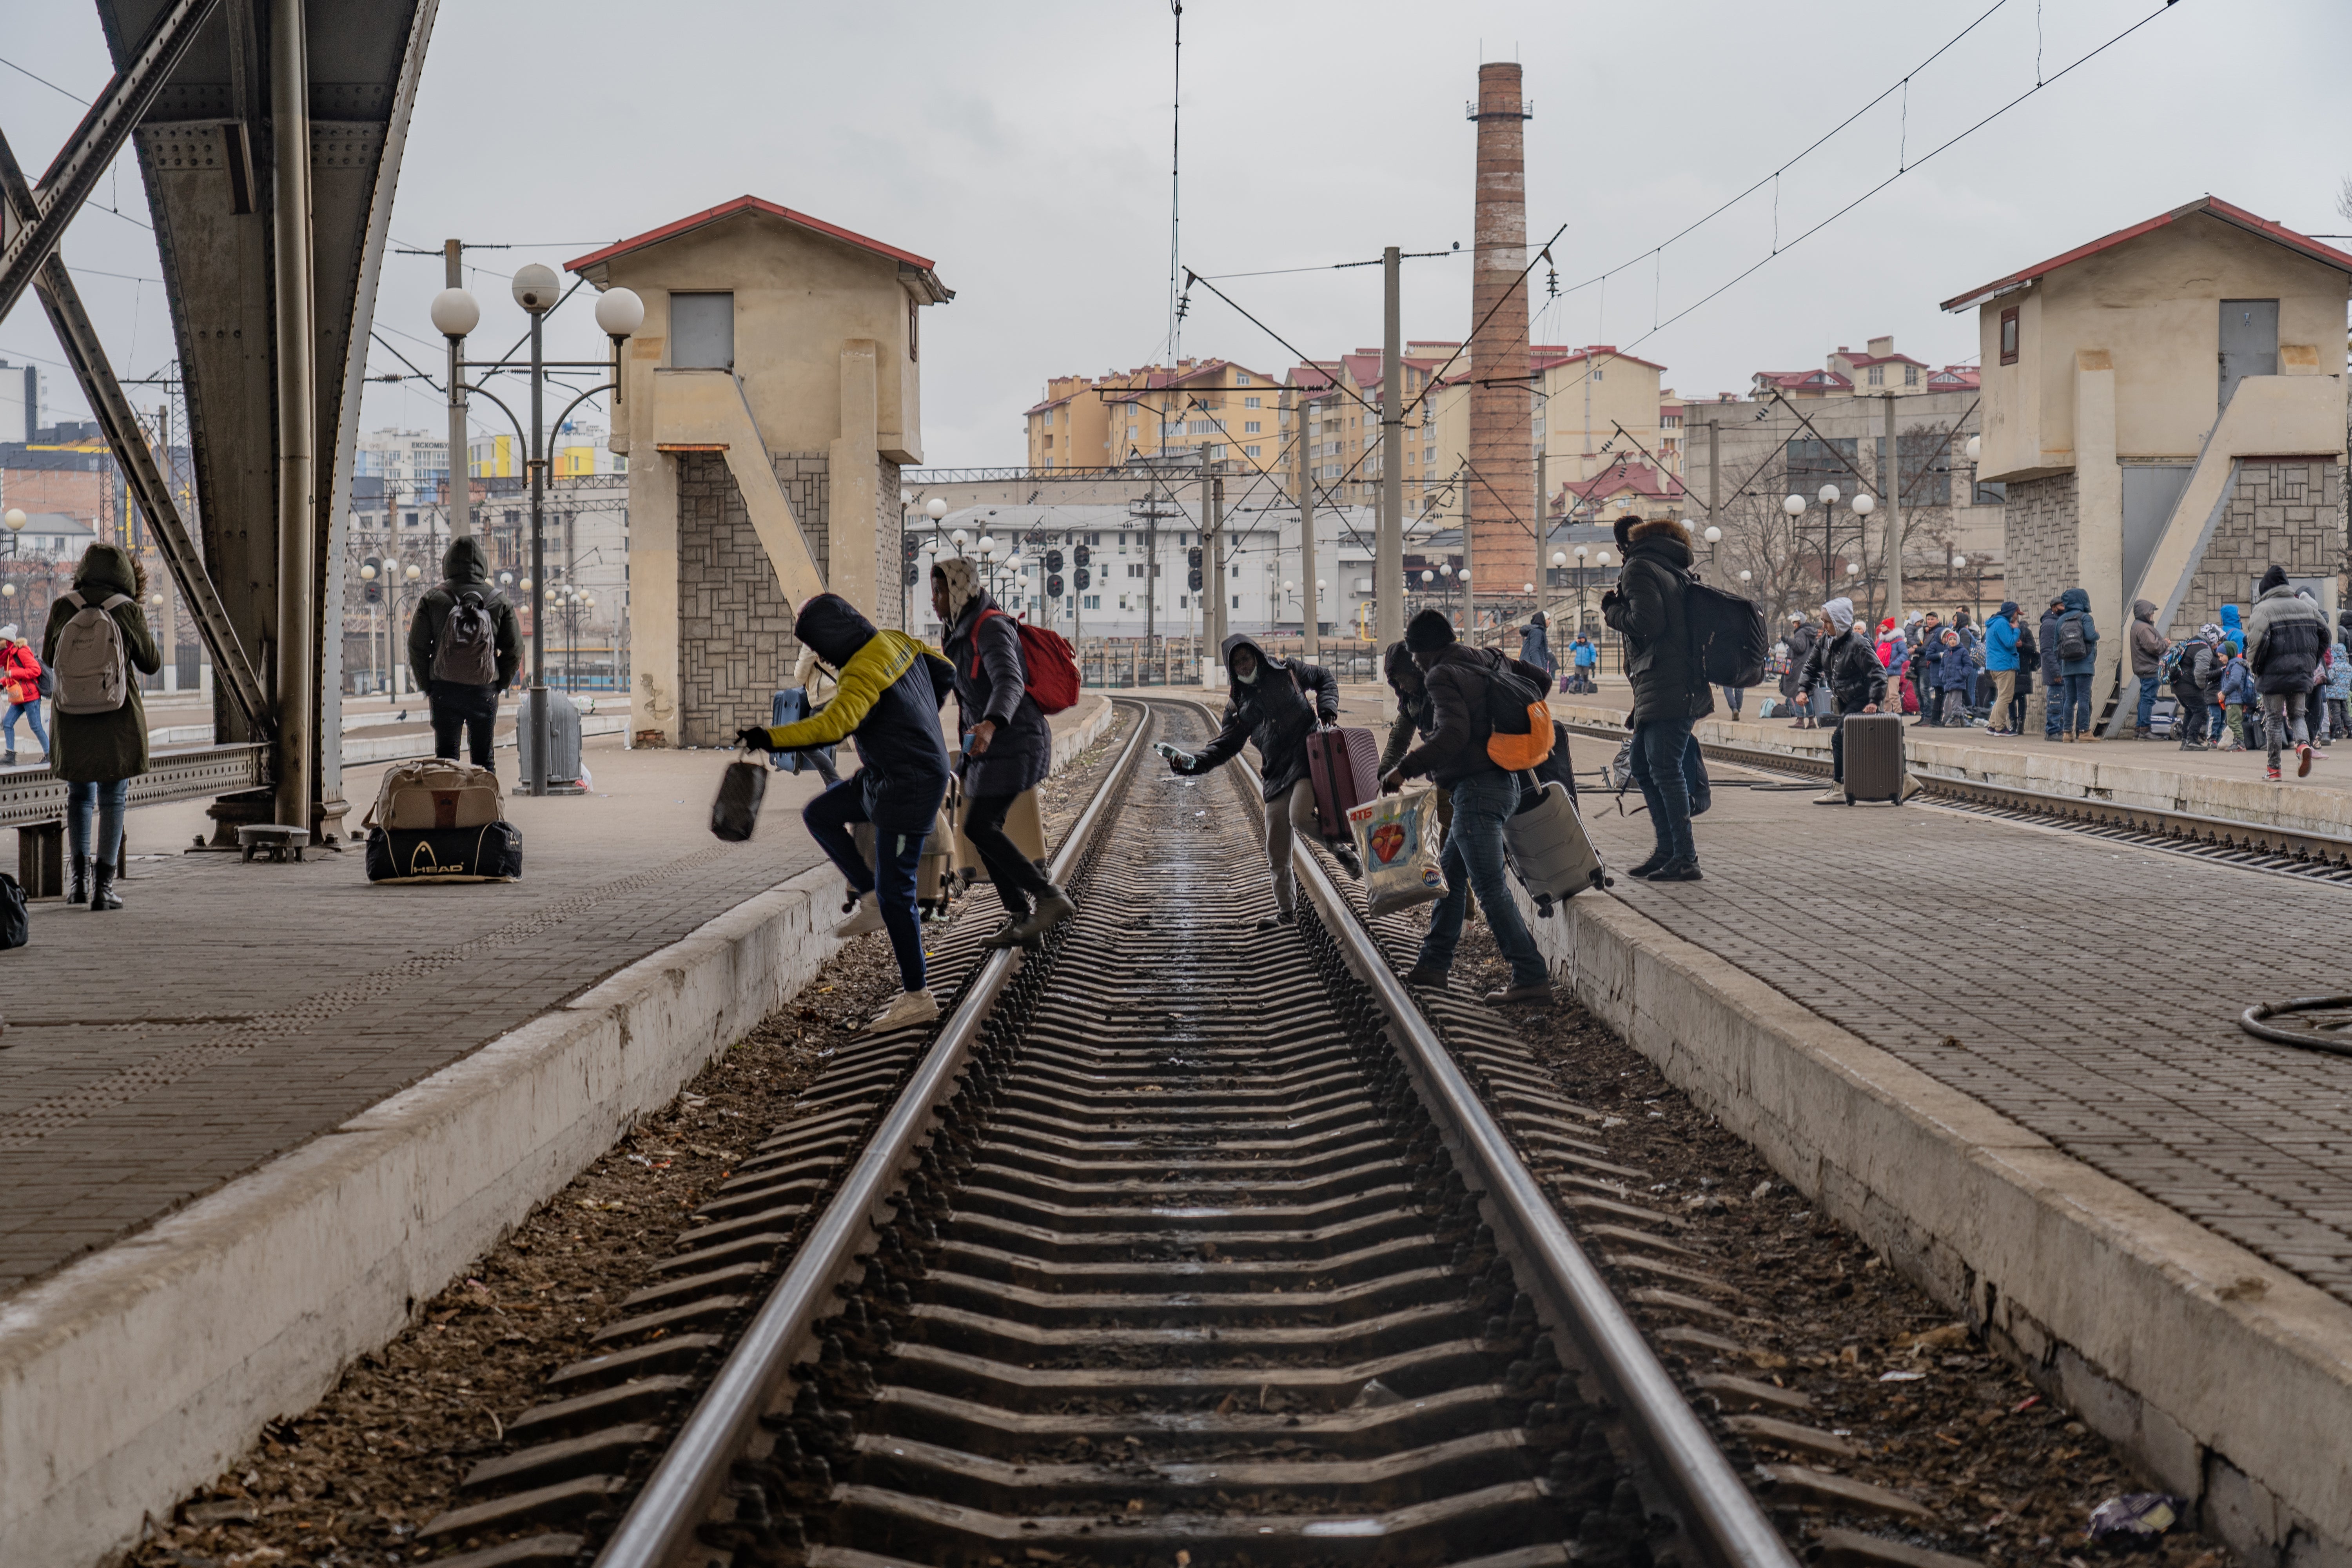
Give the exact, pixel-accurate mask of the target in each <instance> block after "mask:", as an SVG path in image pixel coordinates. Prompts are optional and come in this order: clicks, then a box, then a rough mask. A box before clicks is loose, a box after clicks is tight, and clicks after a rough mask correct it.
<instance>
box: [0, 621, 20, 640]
mask: <svg viewBox="0 0 2352 1568" xmlns="http://www.w3.org/2000/svg"><path fill="white" fill-rule="evenodd" d="M22 630H24V628H23V627H22V626H18V625H17V624H16V622H14V621H10V622H9V623H8V624H7V625H6V626H0V637H6V638H7V639H8V640H9V641H10V642H15V641H16V634H17V633H18V632H20V631H22Z"/></svg>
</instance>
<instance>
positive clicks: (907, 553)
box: [898, 533, 923, 583]
mask: <svg viewBox="0 0 2352 1568" xmlns="http://www.w3.org/2000/svg"><path fill="white" fill-rule="evenodd" d="M922 552H923V542H922V541H921V540H919V539H918V538H916V537H915V536H914V535H913V534H911V533H902V534H900V535H899V536H898V554H899V556H900V558H901V559H903V560H904V561H905V562H906V563H907V564H908V566H910V567H911V566H912V565H914V563H915V557H916V556H918V555H920V554H921V553H922ZM907 581H908V582H909V583H911V582H913V581H914V579H913V578H912V577H909V578H908V579H907Z"/></svg>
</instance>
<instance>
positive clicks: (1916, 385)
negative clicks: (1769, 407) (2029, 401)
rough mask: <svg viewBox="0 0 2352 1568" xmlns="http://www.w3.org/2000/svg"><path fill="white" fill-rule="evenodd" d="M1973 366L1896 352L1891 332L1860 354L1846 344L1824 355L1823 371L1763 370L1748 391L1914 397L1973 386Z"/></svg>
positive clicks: (1761, 394) (1766, 395) (1750, 381)
mask: <svg viewBox="0 0 2352 1568" xmlns="http://www.w3.org/2000/svg"><path fill="white" fill-rule="evenodd" d="M1976 374H1977V373H1976V368H1975V367H1974V366H1973V365H1964V364H1949V365H1946V366H1944V367H1943V368H1942V369H1940V370H1938V369H1937V368H1935V367H1934V366H1931V365H1929V364H1928V363H1927V361H1925V360H1921V359H1914V358H1913V357H1912V356H1911V355H1909V354H1906V353H1895V339H1894V338H1893V337H1892V336H1887V337H1883V338H1873V339H1871V340H1870V342H1869V346H1868V347H1866V348H1864V350H1862V351H1861V352H1860V353H1856V352H1855V351H1854V350H1853V349H1850V348H1847V347H1846V346H1845V345H1844V344H1843V343H1841V344H1839V345H1838V347H1837V349H1836V351H1835V352H1834V353H1831V354H1829V355H1828V356H1827V357H1826V358H1824V359H1823V361H1822V367H1821V368H1820V369H1819V370H1759V371H1758V372H1756V373H1755V374H1752V375H1750V376H1749V377H1748V395H1750V396H1752V397H1757V398H1769V397H1770V396H1771V395H1772V394H1773V393H1775V392H1778V393H1779V394H1780V395H1781V396H1783V397H1787V398H1790V399H1798V398H1821V397H1853V396H1856V395H1860V396H1864V397H1886V396H1895V397H1912V396H1916V395H1920V394H1922V393H1929V392H1958V391H1961V390H1963V389H1966V390H1973V389H1974V388H1975V385H1976Z"/></svg>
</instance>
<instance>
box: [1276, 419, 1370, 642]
mask: <svg viewBox="0 0 2352 1568" xmlns="http://www.w3.org/2000/svg"><path fill="white" fill-rule="evenodd" d="M1382 396H1383V397H1385V396H1386V394H1385V393H1383V394H1382ZM1313 406H1314V405H1312V404H1311V403H1310V402H1308V401H1307V399H1306V398H1305V397H1304V395H1302V396H1301V398H1300V400H1299V405H1298V412H1299V424H1298V579H1299V580H1298V592H1299V594H1300V595H1301V602H1302V603H1304V604H1305V605H1306V606H1307V609H1306V613H1305V614H1304V615H1303V616H1300V617H1299V619H1300V624H1301V626H1302V627H1303V630H1304V639H1305V649H1306V655H1307V658H1308V659H1309V660H1310V661H1311V660H1312V659H1313V658H1315V611H1316V605H1315V467H1314V463H1313V461H1312V454H1311V452H1310V449H1309V443H1308V441H1307V414H1308V413H1309V412H1310V411H1311V410H1312V408H1313ZM1383 489H1385V487H1383ZM1274 538H1275V544H1276V550H1275V553H1276V556H1277V557H1279V556H1280V554H1281V542H1282V535H1281V534H1280V533H1278V532H1277V533H1276V535H1275V536H1274ZM1281 581H1282V568H1281V563H1280V562H1279V560H1277V561H1276V566H1275V583H1276V588H1275V592H1276V595H1279V594H1280V593H1281V592H1282V589H1281V587H1280V584H1281ZM1274 624H1275V625H1276V626H1280V625H1281V624H1282V602H1281V600H1280V599H1279V598H1278V597H1277V598H1276V601H1275V606H1274Z"/></svg>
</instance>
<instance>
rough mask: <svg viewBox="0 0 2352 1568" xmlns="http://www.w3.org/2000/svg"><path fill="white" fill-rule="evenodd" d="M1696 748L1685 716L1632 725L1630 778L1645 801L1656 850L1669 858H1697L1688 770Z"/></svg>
mask: <svg viewBox="0 0 2352 1568" xmlns="http://www.w3.org/2000/svg"><path fill="white" fill-rule="evenodd" d="M1696 749H1697V748H1696V747H1694V746H1693V745H1692V744H1691V721H1689V720H1688V719H1644V720H1643V721H1641V722H1640V723H1638V724H1636V725H1634V726H1633V782H1634V783H1635V784H1640V785H1641V786H1642V798H1643V800H1644V801H1646V802H1647V803H1648V804H1649V807H1650V830H1651V831H1652V832H1654V833H1655V834H1656V835H1657V836H1658V853H1660V854H1662V855H1664V856H1665V857H1667V858H1669V859H1675V860H1696V859H1697V858H1698V850H1697V848H1696V846H1694V845H1693V843H1692V841H1691V798H1690V772H1689V769H1690V763H1691V756H1692V753H1693V752H1696Z"/></svg>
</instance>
